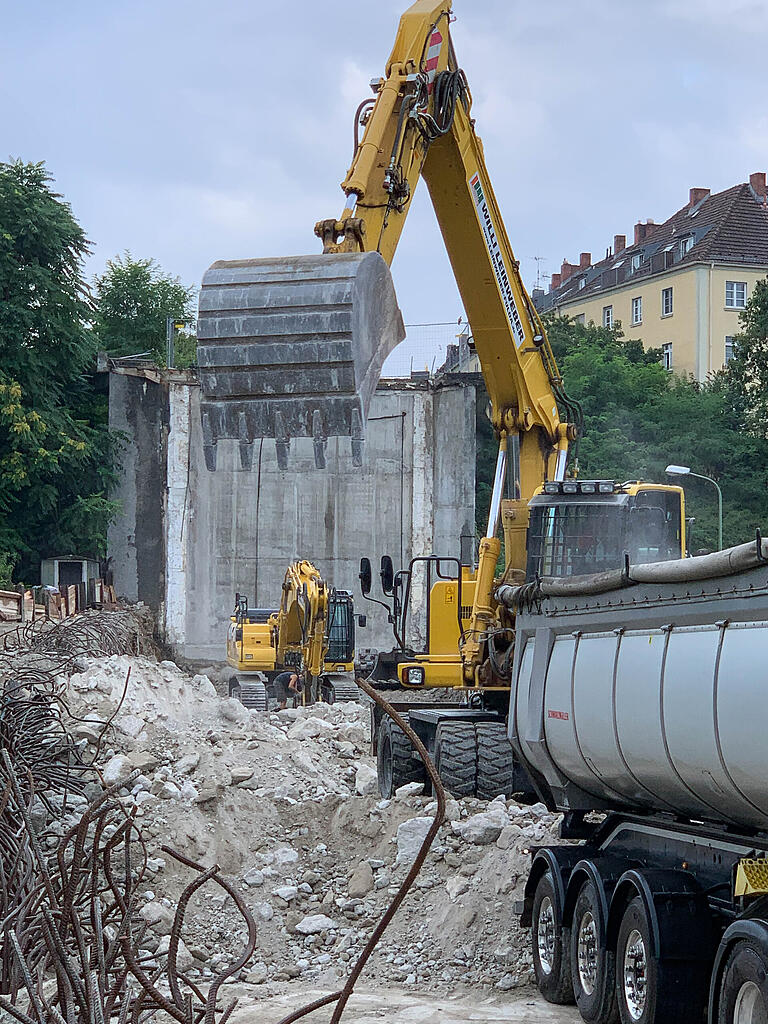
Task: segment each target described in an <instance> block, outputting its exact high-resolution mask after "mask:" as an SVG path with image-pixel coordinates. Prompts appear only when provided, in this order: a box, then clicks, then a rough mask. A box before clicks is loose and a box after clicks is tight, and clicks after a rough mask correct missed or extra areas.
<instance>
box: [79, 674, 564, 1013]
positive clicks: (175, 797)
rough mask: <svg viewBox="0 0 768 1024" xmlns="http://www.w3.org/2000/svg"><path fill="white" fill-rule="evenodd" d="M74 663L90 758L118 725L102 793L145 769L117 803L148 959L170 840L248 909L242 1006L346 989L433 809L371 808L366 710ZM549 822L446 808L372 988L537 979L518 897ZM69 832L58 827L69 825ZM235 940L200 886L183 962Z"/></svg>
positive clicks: (162, 902) (158, 933) (368, 978)
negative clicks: (138, 871) (249, 942)
mask: <svg viewBox="0 0 768 1024" xmlns="http://www.w3.org/2000/svg"><path fill="white" fill-rule="evenodd" d="M77 667H78V669H79V671H77V672H76V673H75V674H73V675H71V676H70V677H69V679H68V680H64V683H65V685H66V688H67V692H68V703H69V707H70V709H71V712H72V716H73V720H72V722H71V725H70V727H71V729H72V731H73V733H74V735H75V737H76V739H77V740H78V742H79V743H80V744H81V746H82V749H83V752H84V754H85V756H86V757H87V756H88V755H89V754H92V753H94V751H95V744H96V743H97V741H98V737H99V735H100V733H101V732H102V729H103V724H104V723H106V722H108V721H109V720H110V719H112V723H111V725H110V727H109V730H108V731H107V733H106V736H105V738H104V739H103V740H102V743H101V749H100V750H99V762H100V764H101V766H102V770H103V775H104V780H105V782H106V783H109V784H114V783H119V782H121V781H123V780H126V779H128V778H129V776H131V774H132V773H134V772H135V771H137V770H138V771H139V772H140V775H139V777H138V778H137V779H136V780H135V781H134V782H133V784H132V787H131V791H130V793H128V792H126V793H125V795H124V797H123V798H122V799H123V802H124V804H125V805H126V807H134V806H135V809H136V815H137V824H138V825H139V826H140V827H141V829H142V831H143V833H144V836H145V838H146V841H147V846H148V855H149V862H148V867H149V872H150V876H149V877H150V883H149V884H148V885H146V886H145V890H144V891H143V893H142V896H141V898H142V901H143V905H142V907H141V911H140V913H141V916H142V917H143V918H144V919H145V920H146V921H147V923H148V924H149V931H148V938H147V939H146V940H145V945H146V947H147V952H148V953H150V954H158V955H159V954H161V953H162V952H163V951H164V949H166V948H167V946H168V943H169V934H170V929H171V923H172V920H173V913H174V910H175V906H176V901H177V900H178V898H179V895H180V893H181V889H182V887H183V885H184V884H185V882H186V881H187V880H188V879H187V878H185V876H184V872H183V870H181V869H180V868H179V866H178V865H177V864H176V863H175V862H174V861H173V860H171V859H170V858H168V857H167V856H166V855H164V854H163V852H162V851H161V846H162V845H163V844H168V845H171V846H173V847H174V848H175V849H176V850H178V851H179V852H181V853H182V854H184V855H186V856H188V857H190V858H193V859H195V860H197V861H200V862H202V863H204V864H206V865H208V864H213V863H214V862H215V863H217V864H219V865H220V867H221V870H222V873H223V874H224V875H225V876H227V877H228V878H229V880H230V881H232V882H233V883H235V884H236V885H237V886H238V888H239V890H240V891H241V893H242V894H243V897H244V899H245V902H246V903H247V905H248V907H249V908H250V909H251V911H252V913H253V914H254V916H255V918H256V920H257V923H258V927H259V936H258V946H257V951H256V956H255V958H254V961H253V962H252V963H251V964H250V965H248V966H247V967H246V968H245V969H244V970H243V971H242V972H241V974H240V977H239V979H234V980H235V981H236V982H238V983H240V984H242V985H243V986H244V987H245V988H247V990H248V992H247V995H248V997H249V998H252V999H262V998H266V997H267V996H274V995H277V994H279V993H281V992H285V991H286V990H290V989H291V988H292V984H291V983H294V984H297V985H298V986H300V987H301V988H306V987H308V986H310V987H312V988H314V989H323V988H335V987H338V984H339V980H340V979H341V978H343V977H344V976H345V975H346V973H347V971H348V969H349V965H350V963H351V962H353V961H354V959H355V958H356V956H357V954H358V953H359V951H360V950H361V949H362V947H363V945H364V943H365V941H366V939H367V937H368V936H369V934H370V932H371V929H372V928H373V926H374V924H375V923H376V921H377V920H378V918H379V917H380V915H381V913H382V912H383V910H384V909H385V908H386V906H387V905H388V903H389V901H390V900H391V898H392V895H393V894H394V893H395V892H396V889H397V886H398V884H399V883H400V882H401V881H402V879H403V877H404V875H405V873H406V872H407V870H408V867H409V866H410V864H411V862H412V860H413V857H414V856H415V854H416V851H417V850H418V848H419V846H420V844H421V842H422V840H423V837H424V835H425V833H426V830H427V829H428V827H429V824H430V821H431V815H432V814H433V813H434V809H435V804H434V802H433V801H432V799H431V798H430V797H429V796H428V795H424V794H423V792H422V787H421V785H420V784H411V785H409V786H404V787H403V788H402V790H400V791H398V793H397V795H396V797H395V798H394V799H393V800H381V799H379V797H378V793H377V787H376V771H375V762H374V760H373V758H372V757H371V755H370V751H369V725H368V718H369V711H368V707H367V706H364V705H363V704H362V703H360V704H357V703H346V704H338V705H333V706H329V705H318V706H315V707H311V708H298V709H289V710H286V711H281V712H278V713H264V712H261V713H260V712H250V711H248V710H246V709H245V708H244V707H243V706H242V705H241V704H240V703H239V702H237V701H235V700H232V699H227V698H224V697H221V696H220V695H219V694H218V693H217V690H216V687H215V686H214V684H213V683H212V682H211V680H210V679H209V678H208V677H207V676H205V675H195V676H192V675H189V674H185V673H184V672H183V671H182V670H181V669H179V668H178V667H177V666H176V665H175V664H174V663H173V662H169V661H162V662H160V663H157V662H155V661H153V660H151V659H148V658H141V657H128V656H120V655H116V656H113V657H109V658H94V659H85V660H84V661H81V662H79V664H78V666H77ZM129 669H130V673H129ZM126 678H127V685H126ZM124 691H125V693H124ZM83 719H85V720H83ZM557 823H558V821H557V818H556V816H554V815H551V814H549V813H548V812H547V810H546V808H544V806H543V805H536V806H533V807H527V806H518V805H517V804H516V803H515V802H514V801H512V800H510V801H507V800H505V799H504V798H503V797H502V798H498V799H497V800H494V801H492V802H491V803H484V802H482V801H479V800H474V799H467V800H454V799H449V801H448V813H447V820H446V822H445V823H444V824H443V826H442V827H441V830H440V833H439V835H438V838H437V839H436V841H435V843H434V844H433V848H432V850H431V852H430V854H429V856H428V858H427V861H426V864H425V865H424V868H423V869H422V872H421V874H420V875H419V877H418V879H417V881H416V884H415V886H414V888H413V889H412V891H411V893H410V895H409V896H408V897H407V899H406V901H405V904H404V905H403V907H402V909H401V910H400V912H399V913H398V915H397V916H396V917H395V920H394V921H393V923H392V924H391V925H390V928H389V929H388V931H387V932H386V933H385V936H384V939H383V941H382V943H381V944H380V946H379V948H378V950H377V951H376V953H375V954H374V956H373V958H372V960H371V961H370V962H369V965H368V967H367V968H366V971H365V974H364V982H365V985H366V986H367V987H370V986H372V985H386V986H391V985H393V984H397V985H402V986H405V987H406V989H407V988H408V987H411V986H412V987H413V989H414V991H416V990H419V991H434V992H437V993H440V992H447V991H454V990H457V989H461V988H462V987H463V986H472V987H476V986H481V987H483V988H484V989H485V990H486V991H487V992H488V993H489V994H493V993H494V990H499V991H501V992H504V991H506V990H509V989H516V988H519V987H521V986H524V985H526V984H528V983H529V982H530V979H531V961H530V954H529V952H528V936H527V934H526V933H523V932H521V931H519V930H518V928H517V925H516V922H515V921H514V919H513V915H512V903H513V900H514V899H515V898H519V897H520V895H521V893H522V884H523V878H524V873H525V870H526V866H527V863H528V857H527V855H526V854H525V853H523V850H524V849H525V848H526V847H527V846H529V845H530V844H532V843H550V842H552V841H554V840H555V839H556V829H557ZM68 824H69V822H68V820H67V818H66V817H65V818H64V819H63V820H62V821H61V823H60V828H61V829H62V830H64V829H66V827H67V826H68ZM239 929H240V925H239V923H237V924H236V926H233V917H232V915H231V907H230V906H229V905H227V903H226V899H225V897H224V895H223V894H220V893H219V892H217V891H216V890H215V889H212V890H210V891H209V890H208V889H204V890H201V892H200V893H199V895H197V896H196V897H195V899H194V903H193V906H192V908H191V911H190V913H189V914H188V915H187V920H186V925H185V932H184V936H183V946H182V952H181V963H180V967H181V968H182V969H183V970H185V971H187V972H188V973H189V976H190V978H192V979H196V980H199V981H202V982H205V980H206V979H209V978H210V977H211V976H212V974H213V973H214V972H215V971H216V968H217V967H218V966H220V965H221V964H224V963H226V962H227V961H229V960H230V959H231V957H232V955H233V953H236V952H239V951H240V950H242V948H243V945H244V934H243V932H242V930H239ZM298 994H299V988H298V987H297V996H298Z"/></svg>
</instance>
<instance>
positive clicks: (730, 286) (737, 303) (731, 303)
mask: <svg viewBox="0 0 768 1024" xmlns="http://www.w3.org/2000/svg"><path fill="white" fill-rule="evenodd" d="M746 304H747V282H746V281H726V282H725V308H726V309H744V307H745V306H746Z"/></svg>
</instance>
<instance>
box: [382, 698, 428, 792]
mask: <svg viewBox="0 0 768 1024" xmlns="http://www.w3.org/2000/svg"><path fill="white" fill-rule="evenodd" d="M376 747H377V750H376V773H377V775H378V780H379V793H380V794H381V795H382V796H383V797H384V798H385V799H386V800H389V799H390V798H391V797H393V796H394V795H395V790H396V789H399V788H400V786H405V785H406V784H407V783H408V782H425V781H426V778H427V773H426V770H425V768H424V765H423V764H422V763H421V761H417V760H415V759H414V758H413V757H412V754H413V747H412V746H411V741H410V740H409V739H408V737H407V736H406V735H405V733H404V732H403V731H402V730H401V729H399V728H398V727H397V726H396V725H395V723H394V722H393V721H392V720H391V719H390V718H385V719H384V720H383V721H382V723H381V725H380V726H379V738H378V742H377V745H376Z"/></svg>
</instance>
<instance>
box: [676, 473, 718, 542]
mask: <svg viewBox="0 0 768 1024" xmlns="http://www.w3.org/2000/svg"><path fill="white" fill-rule="evenodd" d="M664 472H665V473H666V474H667V476H695V477H696V478H697V480H708V481H709V483H711V484H714V485H715V487H716V488H717V548H718V551H722V550H723V492H722V491H721V490H720V484H719V483H718V482H717V480H713V479H712V477H711V476H704V474H703V473H692V472H691V467H690V466H674V465H673V466H667V468H666V469H665V470H664Z"/></svg>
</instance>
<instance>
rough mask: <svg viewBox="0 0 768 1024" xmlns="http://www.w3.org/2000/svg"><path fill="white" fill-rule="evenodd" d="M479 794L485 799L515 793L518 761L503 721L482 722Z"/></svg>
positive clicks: (479, 745)
mask: <svg viewBox="0 0 768 1024" xmlns="http://www.w3.org/2000/svg"><path fill="white" fill-rule="evenodd" d="M475 729H476V730H477V795H478V796H479V797H480V799H481V800H493V799H494V798H495V797H497V796H511V795H512V794H513V793H514V792H515V761H514V754H513V752H512V745H511V743H510V742H509V738H508V736H507V727H506V725H504V723H503V722H478V723H477V725H476V726H475Z"/></svg>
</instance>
